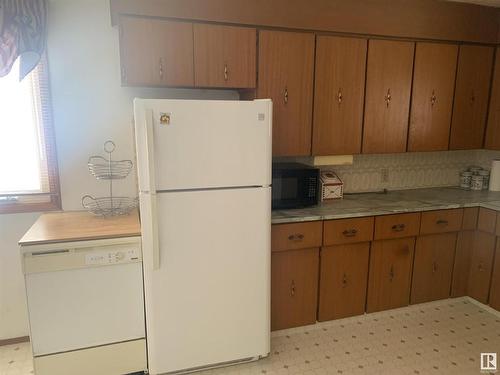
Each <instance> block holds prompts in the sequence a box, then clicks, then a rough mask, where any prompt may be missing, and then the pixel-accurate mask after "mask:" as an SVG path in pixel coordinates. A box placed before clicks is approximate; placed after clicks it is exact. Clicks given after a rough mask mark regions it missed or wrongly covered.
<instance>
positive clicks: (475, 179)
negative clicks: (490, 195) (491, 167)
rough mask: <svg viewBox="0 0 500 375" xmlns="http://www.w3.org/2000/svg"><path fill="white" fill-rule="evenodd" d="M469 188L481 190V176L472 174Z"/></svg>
mask: <svg viewBox="0 0 500 375" xmlns="http://www.w3.org/2000/svg"><path fill="white" fill-rule="evenodd" d="M470 188H471V190H474V191H479V190H483V176H479V175H477V176H472V179H471V184H470Z"/></svg>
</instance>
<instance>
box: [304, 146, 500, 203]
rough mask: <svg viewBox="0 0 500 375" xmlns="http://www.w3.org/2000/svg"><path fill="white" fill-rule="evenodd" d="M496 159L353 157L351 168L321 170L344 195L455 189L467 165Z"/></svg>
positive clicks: (477, 154) (448, 154) (446, 154)
mask: <svg viewBox="0 0 500 375" xmlns="http://www.w3.org/2000/svg"><path fill="white" fill-rule="evenodd" d="M499 157H500V152H498V151H486V150H470V151H442V152H411V153H410V152H409V153H403V154H378V155H355V156H354V163H353V165H343V166H331V167H322V169H332V170H334V171H335V172H337V174H338V175H339V177H340V178H341V179H342V180H343V181H344V184H345V186H344V192H345V193H361V192H373V191H380V190H383V189H388V190H405V189H418V188H429V187H441V186H458V184H459V173H460V171H462V170H464V169H466V168H467V167H469V166H471V165H479V166H481V167H483V168H487V169H490V167H491V160H492V159H494V158H499ZM295 160H296V161H299V162H300V161H302V162H306V163H307V161H308V160H307V158H305V159H303V160H300V159H299V158H297V159H295ZM383 169H386V170H387V172H388V180H387V182H384V181H383V179H382V170H383Z"/></svg>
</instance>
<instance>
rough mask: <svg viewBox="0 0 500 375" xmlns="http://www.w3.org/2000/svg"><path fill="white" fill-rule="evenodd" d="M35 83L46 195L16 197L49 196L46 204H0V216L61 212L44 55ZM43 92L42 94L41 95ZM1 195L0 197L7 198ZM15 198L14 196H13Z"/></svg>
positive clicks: (47, 75) (46, 66) (38, 67)
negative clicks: (43, 153)
mask: <svg viewBox="0 0 500 375" xmlns="http://www.w3.org/2000/svg"><path fill="white" fill-rule="evenodd" d="M35 69H37V76H38V77H37V78H38V79H37V81H38V82H37V83H38V91H39V92H40V98H39V100H40V106H41V111H40V112H41V113H40V118H39V119H38V121H39V127H40V129H39V130H40V131H41V132H42V133H43V135H42V136H43V140H44V142H43V144H44V146H45V155H46V158H47V172H48V173H47V175H48V179H49V192H48V193H33V194H29V193H28V194H19V195H18V196H24V197H36V196H49V198H50V199H49V200H48V201H46V202H36V201H35V202H30V201H29V200H28V202H22V201H21V202H8V201H7V202H0V215H1V214H14V213H28V212H44V211H58V210H61V207H62V205H61V188H60V183H59V167H58V161H57V151H56V139H55V129H54V122H53V118H52V98H51V94H50V86H49V67H48V61H47V57H46V55H45V54H43V55H42V57H41V59H40V62H39V63H38V65H37V67H36V68H35ZM42 92H43V94H42ZM7 196H10V194H9V195H2V194H0V197H7ZM14 196H15V195H14Z"/></svg>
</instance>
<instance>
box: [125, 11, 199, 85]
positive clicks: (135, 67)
mask: <svg viewBox="0 0 500 375" xmlns="http://www.w3.org/2000/svg"><path fill="white" fill-rule="evenodd" d="M120 54H121V66H122V83H123V84H124V85H130V86H184V87H190V86H193V85H194V73H193V25H192V24H191V23H186V22H171V21H164V20H156V19H151V18H138V17H122V18H121V20H120Z"/></svg>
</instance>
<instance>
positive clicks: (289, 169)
mask: <svg viewBox="0 0 500 375" xmlns="http://www.w3.org/2000/svg"><path fill="white" fill-rule="evenodd" d="M318 196H319V169H318V168H313V167H310V166H308V165H303V164H299V163H273V180H272V208H273V210H274V209H283V208H301V207H309V206H314V205H316V204H317V203H318Z"/></svg>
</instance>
